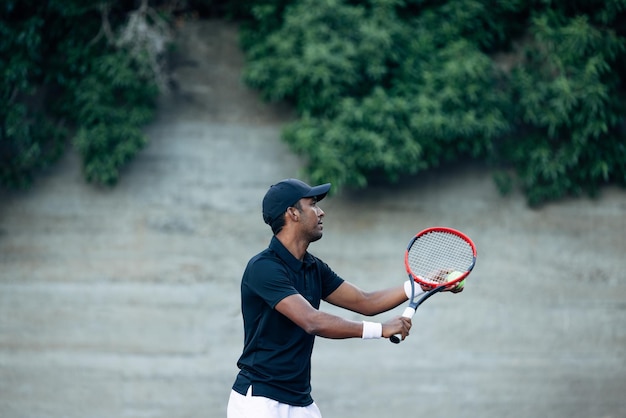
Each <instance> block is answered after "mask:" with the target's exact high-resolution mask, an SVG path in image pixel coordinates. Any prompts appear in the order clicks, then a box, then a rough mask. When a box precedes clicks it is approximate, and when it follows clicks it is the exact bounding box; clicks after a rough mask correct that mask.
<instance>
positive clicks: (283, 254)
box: [269, 235, 314, 272]
mask: <svg viewBox="0 0 626 418" xmlns="http://www.w3.org/2000/svg"><path fill="white" fill-rule="evenodd" d="M269 248H270V249H271V250H272V251H274V252H275V253H276V255H277V256H278V258H280V259H281V260H283V261H284V262H285V264H287V266H288V267H289V268H290V269H291V270H293V271H295V272H298V271H300V270H302V266H303V265H306V266H309V265H311V264H313V262H314V261H313V256H312V255H311V254H309V253H308V251H307V252H306V253H305V254H304V262H302V261H300V260H298V259H297V258H296V257H294V256H293V254H291V253H290V252H289V250H288V249H287V248H285V246H284V245H283V243H282V242H280V240H279V239H278V238H276V235H274V236H273V237H272V240H271V241H270V245H269Z"/></svg>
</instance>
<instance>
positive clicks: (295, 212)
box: [288, 208, 300, 222]
mask: <svg viewBox="0 0 626 418" xmlns="http://www.w3.org/2000/svg"><path fill="white" fill-rule="evenodd" d="M288 212H289V216H291V219H292V220H293V221H294V222H298V219H299V215H300V214H299V213H298V209H296V208H289V210H288Z"/></svg>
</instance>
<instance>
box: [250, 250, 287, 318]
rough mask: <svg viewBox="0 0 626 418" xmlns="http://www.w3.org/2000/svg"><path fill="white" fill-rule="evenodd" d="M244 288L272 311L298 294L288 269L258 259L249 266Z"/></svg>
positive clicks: (278, 264) (269, 260)
mask: <svg viewBox="0 0 626 418" xmlns="http://www.w3.org/2000/svg"><path fill="white" fill-rule="evenodd" d="M247 270H248V271H247V272H246V280H245V281H244V283H243V284H244V286H246V287H247V289H248V290H249V291H250V292H252V293H254V294H256V295H257V296H258V297H260V298H261V299H263V300H264V301H265V302H266V303H267V304H268V305H269V306H270V307H271V308H272V309H274V307H275V306H276V305H277V304H278V302H280V301H281V300H283V299H284V298H286V297H287V296H291V295H294V294H297V293H298V291H297V290H296V289H295V287H294V286H293V284H292V283H291V280H290V279H289V275H288V273H287V271H286V267H285V266H284V265H282V264H280V263H277V262H276V261H274V260H271V259H263V258H262V259H257V260H256V261H255V262H254V263H251V264H250V265H248V269H247Z"/></svg>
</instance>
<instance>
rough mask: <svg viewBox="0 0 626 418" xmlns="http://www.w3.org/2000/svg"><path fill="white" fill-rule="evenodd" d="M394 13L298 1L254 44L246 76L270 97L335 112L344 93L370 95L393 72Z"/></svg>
mask: <svg viewBox="0 0 626 418" xmlns="http://www.w3.org/2000/svg"><path fill="white" fill-rule="evenodd" d="M392 17H393V16H392V15H390V14H389V12H388V10H387V9H385V8H383V7H378V8H375V9H372V10H367V9H366V8H364V7H361V6H348V5H345V4H342V3H341V2H340V1H337V0H323V1H319V0H303V1H302V2H298V3H295V4H293V5H291V6H289V7H287V8H286V11H285V17H284V23H283V25H282V28H281V29H280V30H278V31H275V32H272V33H271V34H269V35H268V36H267V37H266V38H265V40H264V42H260V43H257V44H254V45H253V46H251V47H250V48H249V50H248V51H247V52H248V57H249V64H248V66H247V67H246V69H245V72H244V78H245V80H246V81H247V82H248V83H249V84H250V85H251V86H254V87H257V88H259V89H261V92H262V93H263V95H264V97H265V98H266V99H268V100H272V101H278V100H287V101H290V102H292V103H294V104H295V105H296V106H297V108H298V109H299V110H300V111H301V112H303V113H305V112H306V113H312V114H330V113H332V112H333V111H334V110H335V106H336V104H337V103H338V101H339V100H340V99H341V98H343V97H352V96H362V95H364V94H367V93H368V92H369V91H371V89H372V88H373V87H374V86H375V85H377V84H378V83H381V82H384V80H385V79H386V77H387V76H388V62H389V61H391V60H393V58H394V49H393V40H392V37H393V34H394V32H393V31H394V30H395V29H396V28H398V25H399V22H397V20H395V19H392ZM365 58H366V59H365Z"/></svg>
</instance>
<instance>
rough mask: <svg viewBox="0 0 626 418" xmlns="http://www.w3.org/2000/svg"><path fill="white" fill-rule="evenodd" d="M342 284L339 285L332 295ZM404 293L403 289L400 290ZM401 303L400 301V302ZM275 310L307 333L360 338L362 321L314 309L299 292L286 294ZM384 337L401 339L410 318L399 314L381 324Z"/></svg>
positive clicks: (409, 322) (408, 327)
mask: <svg viewBox="0 0 626 418" xmlns="http://www.w3.org/2000/svg"><path fill="white" fill-rule="evenodd" d="M342 286H344V284H342V285H341V286H339V288H337V290H335V292H333V293H332V294H331V296H332V295H334V294H335V293H336V292H337V291H338V290H339V289H340V288H341V287H342ZM402 292H403V294H404V291H402ZM404 300H406V295H405V296H404ZM400 303H401V302H400ZM276 310H277V311H278V312H280V313H281V314H283V315H285V316H286V317H287V318H289V319H290V320H291V321H293V322H294V323H295V324H296V325H298V326H299V327H300V328H302V329H303V330H304V331H306V332H307V333H308V334H312V335H319V336H320V337H325V338H337V339H339V338H361V337H362V335H363V323H362V322H357V321H350V320H347V319H344V318H341V317H339V316H336V315H332V314H329V313H326V312H322V311H319V310H317V309H315V308H314V307H313V306H311V304H310V303H309V302H308V301H307V300H306V299H305V298H304V297H303V296H302V295H300V294H295V295H291V296H287V297H286V298H284V299H283V300H281V301H280V302H278V304H277V305H276ZM382 328H383V334H382V336H383V337H385V338H389V337H390V336H392V335H395V334H401V335H402V339H404V338H405V337H406V336H407V335H409V329H410V328H411V320H410V319H408V318H403V317H400V316H397V317H394V318H392V319H391V320H389V321H387V322H385V323H383V324H382Z"/></svg>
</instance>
